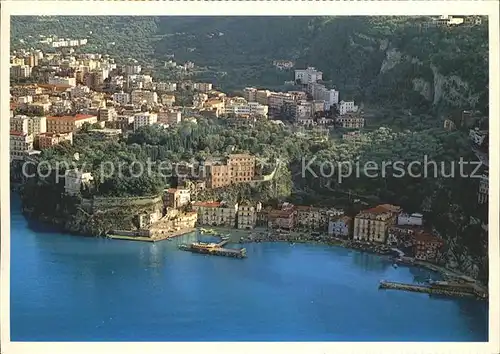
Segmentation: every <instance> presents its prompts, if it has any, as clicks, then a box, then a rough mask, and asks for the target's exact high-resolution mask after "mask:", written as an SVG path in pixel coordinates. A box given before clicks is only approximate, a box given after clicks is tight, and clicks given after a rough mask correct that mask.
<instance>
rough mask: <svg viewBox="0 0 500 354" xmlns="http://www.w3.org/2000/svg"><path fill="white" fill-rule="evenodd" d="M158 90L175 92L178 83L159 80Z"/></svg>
mask: <svg viewBox="0 0 500 354" xmlns="http://www.w3.org/2000/svg"><path fill="white" fill-rule="evenodd" d="M156 90H157V91H164V92H173V91H175V90H177V84H176V83H175V82H174V83H172V82H157V83H156Z"/></svg>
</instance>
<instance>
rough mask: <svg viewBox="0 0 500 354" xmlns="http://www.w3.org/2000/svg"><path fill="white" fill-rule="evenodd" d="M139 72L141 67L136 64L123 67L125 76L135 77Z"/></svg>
mask: <svg viewBox="0 0 500 354" xmlns="http://www.w3.org/2000/svg"><path fill="white" fill-rule="evenodd" d="M141 70H142V68H141V66H140V65H136V64H129V65H125V66H124V67H123V71H124V72H125V74H127V75H137V74H140V73H141Z"/></svg>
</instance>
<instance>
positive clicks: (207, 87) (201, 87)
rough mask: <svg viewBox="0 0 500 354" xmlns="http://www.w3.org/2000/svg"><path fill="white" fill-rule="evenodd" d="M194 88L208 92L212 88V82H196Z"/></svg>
mask: <svg viewBox="0 0 500 354" xmlns="http://www.w3.org/2000/svg"><path fill="white" fill-rule="evenodd" d="M193 88H194V89H195V90H198V91H201V92H208V91H211V90H212V84H209V83H205V82H195V83H194V85H193Z"/></svg>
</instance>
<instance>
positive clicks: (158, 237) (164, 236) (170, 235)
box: [107, 228, 196, 242]
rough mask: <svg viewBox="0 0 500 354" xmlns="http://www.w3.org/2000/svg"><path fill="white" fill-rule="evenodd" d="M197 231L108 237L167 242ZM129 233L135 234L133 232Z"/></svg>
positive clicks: (188, 230) (113, 235) (183, 230)
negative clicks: (150, 235)
mask: <svg viewBox="0 0 500 354" xmlns="http://www.w3.org/2000/svg"><path fill="white" fill-rule="evenodd" d="M195 230H196V229H195V228H189V229H182V230H178V231H171V232H167V233H163V234H158V235H156V236H152V237H149V236H139V235H137V236H135V235H120V234H119V233H115V234H108V235H107V237H108V238H110V239H113V240H126V241H142V242H158V241H163V240H167V239H170V238H173V237H178V236H182V235H185V234H189V233H191V232H194V231H195ZM129 233H133V232H132V231H131V232H129Z"/></svg>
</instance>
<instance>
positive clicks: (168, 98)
mask: <svg viewBox="0 0 500 354" xmlns="http://www.w3.org/2000/svg"><path fill="white" fill-rule="evenodd" d="M161 103H162V104H164V105H165V106H168V107H172V106H173V105H174V103H175V96H174V95H169V94H163V95H161Z"/></svg>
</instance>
